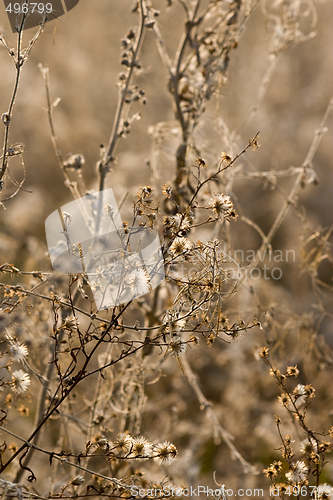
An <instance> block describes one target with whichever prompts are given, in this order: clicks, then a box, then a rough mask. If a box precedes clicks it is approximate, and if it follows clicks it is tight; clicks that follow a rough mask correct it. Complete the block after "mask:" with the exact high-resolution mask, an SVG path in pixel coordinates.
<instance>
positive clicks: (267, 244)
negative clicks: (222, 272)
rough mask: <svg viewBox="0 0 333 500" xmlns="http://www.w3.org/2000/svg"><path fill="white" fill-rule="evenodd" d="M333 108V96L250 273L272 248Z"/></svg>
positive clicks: (242, 279)
mask: <svg viewBox="0 0 333 500" xmlns="http://www.w3.org/2000/svg"><path fill="white" fill-rule="evenodd" d="M332 108H333V98H332V99H331V100H330V102H329V104H328V106H327V108H326V111H325V114H324V117H323V119H322V121H321V124H320V126H319V129H318V130H316V132H315V135H314V138H313V141H312V144H311V146H310V149H309V151H308V154H307V155H306V158H305V160H304V162H303V165H302V169H301V171H300V172H299V174H298V176H297V178H296V180H295V182H294V185H293V187H292V189H291V191H290V193H289V196H288V198H287V199H286V200H285V202H284V204H283V206H282V208H281V210H280V212H279V214H278V215H277V217H276V219H275V221H274V223H273V225H272V227H271V229H270V230H269V232H268V234H267V236H265V237H264V238H263V242H262V244H261V247H260V249H259V250H258V252H257V254H256V255H257V257H256V258H255V259H253V261H252V262H251V264H250V265H249V267H248V268H247V271H248V273H249V272H251V270H252V269H254V268H255V267H257V265H258V263H259V262H260V261H261V260H262V258H263V256H264V255H265V252H266V251H267V249H269V248H270V245H271V242H272V239H273V238H274V236H275V234H276V232H277V231H278V229H279V227H280V226H281V224H282V222H283V220H284V219H285V217H286V215H287V213H288V211H289V208H290V206H291V205H293V204H294V203H295V199H296V196H297V193H298V191H299V190H300V188H301V185H302V181H303V178H304V175H305V174H306V170H307V168H308V167H309V166H310V165H311V162H312V160H313V157H314V155H315V152H316V150H317V148H318V146H319V143H320V140H321V137H322V135H323V133H324V132H325V126H326V123H327V120H328V118H329V115H330V113H331V111H332ZM244 279H245V275H244V276H243V277H242V278H241V279H240V282H239V284H241V283H242V281H244Z"/></svg>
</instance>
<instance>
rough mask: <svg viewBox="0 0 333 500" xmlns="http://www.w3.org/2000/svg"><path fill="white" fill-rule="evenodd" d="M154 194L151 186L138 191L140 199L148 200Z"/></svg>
mask: <svg viewBox="0 0 333 500" xmlns="http://www.w3.org/2000/svg"><path fill="white" fill-rule="evenodd" d="M152 193H153V190H152V188H151V187H150V186H142V187H141V188H140V190H139V191H138V194H137V196H138V198H147V197H150V196H151V195H152Z"/></svg>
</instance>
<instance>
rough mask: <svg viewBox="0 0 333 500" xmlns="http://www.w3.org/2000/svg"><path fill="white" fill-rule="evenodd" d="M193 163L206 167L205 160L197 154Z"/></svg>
mask: <svg viewBox="0 0 333 500" xmlns="http://www.w3.org/2000/svg"><path fill="white" fill-rule="evenodd" d="M195 163H196V164H197V165H198V167H202V168H206V167H207V163H206V162H205V160H204V159H203V158H200V156H198V157H197V158H196V160H195Z"/></svg>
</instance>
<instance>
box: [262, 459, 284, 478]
mask: <svg viewBox="0 0 333 500" xmlns="http://www.w3.org/2000/svg"><path fill="white" fill-rule="evenodd" d="M281 470H282V462H276V461H275V462H273V463H272V464H271V465H270V466H269V467H267V469H264V470H263V473H264V474H265V476H266V477H269V478H270V479H272V478H273V477H275V476H277V474H278V473H279V472H280V471H281Z"/></svg>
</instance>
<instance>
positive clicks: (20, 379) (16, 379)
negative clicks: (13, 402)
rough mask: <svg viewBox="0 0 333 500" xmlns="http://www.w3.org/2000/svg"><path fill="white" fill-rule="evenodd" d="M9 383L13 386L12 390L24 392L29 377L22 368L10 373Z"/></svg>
mask: <svg viewBox="0 0 333 500" xmlns="http://www.w3.org/2000/svg"><path fill="white" fill-rule="evenodd" d="M11 385H12V386H13V391H14V392H17V393H18V394H21V393H22V392H25V391H26V390H27V389H28V387H29V385H30V377H29V375H28V374H27V373H25V372H24V371H23V370H16V371H14V372H13V373H12V381H11Z"/></svg>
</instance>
